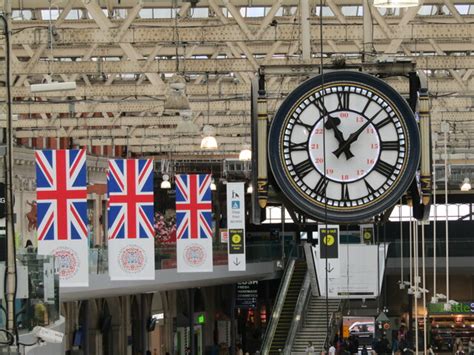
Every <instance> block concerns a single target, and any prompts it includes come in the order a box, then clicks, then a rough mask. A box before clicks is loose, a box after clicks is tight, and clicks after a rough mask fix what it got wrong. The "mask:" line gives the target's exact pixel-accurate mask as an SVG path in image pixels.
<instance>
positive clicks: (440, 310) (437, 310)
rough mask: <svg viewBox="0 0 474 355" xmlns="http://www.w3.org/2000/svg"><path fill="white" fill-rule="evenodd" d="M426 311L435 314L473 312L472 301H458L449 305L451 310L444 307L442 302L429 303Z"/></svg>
mask: <svg viewBox="0 0 474 355" xmlns="http://www.w3.org/2000/svg"><path fill="white" fill-rule="evenodd" d="M428 313H429V314H430V315H435V314H474V302H460V303H458V304H453V305H451V310H449V311H446V310H445V309H444V303H429V304H428Z"/></svg>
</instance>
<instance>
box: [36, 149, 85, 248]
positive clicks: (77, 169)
mask: <svg viewBox="0 0 474 355" xmlns="http://www.w3.org/2000/svg"><path fill="white" fill-rule="evenodd" d="M35 155H36V180H37V183H36V185H37V188H36V196H37V203H38V240H40V241H41V240H74V239H86V238H87V224H88V218H87V184H86V152H85V150H83V149H81V150H64V149H61V150H42V151H36V152H35Z"/></svg>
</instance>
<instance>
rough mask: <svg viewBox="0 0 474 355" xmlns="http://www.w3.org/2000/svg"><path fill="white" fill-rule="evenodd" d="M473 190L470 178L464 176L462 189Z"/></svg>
mask: <svg viewBox="0 0 474 355" xmlns="http://www.w3.org/2000/svg"><path fill="white" fill-rule="evenodd" d="M470 190H471V181H470V180H469V178H464V181H463V183H462V185H461V191H470Z"/></svg>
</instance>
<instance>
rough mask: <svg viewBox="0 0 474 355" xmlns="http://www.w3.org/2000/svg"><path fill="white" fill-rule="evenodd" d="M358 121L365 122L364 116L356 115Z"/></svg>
mask: <svg viewBox="0 0 474 355" xmlns="http://www.w3.org/2000/svg"><path fill="white" fill-rule="evenodd" d="M356 122H357V123H362V122H364V117H361V116H357V117H356Z"/></svg>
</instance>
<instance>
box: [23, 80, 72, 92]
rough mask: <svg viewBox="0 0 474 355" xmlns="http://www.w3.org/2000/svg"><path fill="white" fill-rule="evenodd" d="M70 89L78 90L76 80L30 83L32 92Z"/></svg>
mask: <svg viewBox="0 0 474 355" xmlns="http://www.w3.org/2000/svg"><path fill="white" fill-rule="evenodd" d="M68 90H76V82H75V81H65V82H62V83H59V82H56V81H52V82H50V83H44V84H33V85H30V91H31V92H50V91H68Z"/></svg>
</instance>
